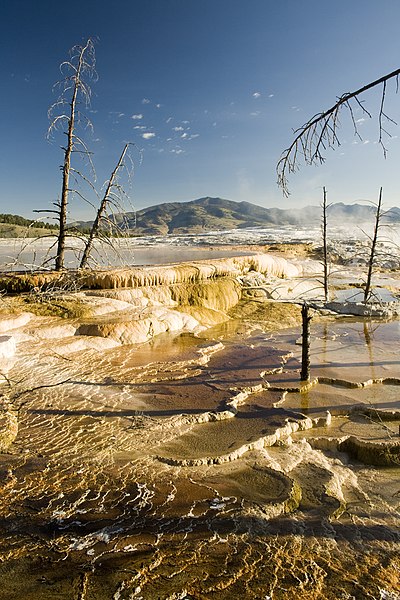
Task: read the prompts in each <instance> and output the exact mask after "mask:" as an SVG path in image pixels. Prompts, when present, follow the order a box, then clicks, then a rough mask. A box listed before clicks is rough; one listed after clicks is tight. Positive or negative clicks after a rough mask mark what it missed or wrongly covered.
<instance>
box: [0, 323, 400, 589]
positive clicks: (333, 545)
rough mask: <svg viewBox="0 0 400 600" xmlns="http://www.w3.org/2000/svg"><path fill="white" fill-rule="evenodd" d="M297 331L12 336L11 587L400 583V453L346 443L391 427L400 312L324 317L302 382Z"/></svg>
mask: <svg viewBox="0 0 400 600" xmlns="http://www.w3.org/2000/svg"><path fill="white" fill-rule="evenodd" d="M298 336H299V331H294V330H282V331H281V332H280V333H279V334H270V333H267V332H266V331H263V328H262V324H259V325H258V327H257V328H255V325H254V326H250V325H244V324H243V323H239V322H237V323H235V322H232V321H231V322H230V323H228V324H226V325H224V326H219V327H218V328H214V329H212V330H209V331H208V332H206V334H205V335H204V337H203V338H196V337H194V336H192V335H187V334H186V335H179V336H175V337H173V336H167V335H164V336H159V338H157V339H156V340H154V341H153V342H152V343H150V344H147V345H142V346H125V347H120V348H114V349H110V350H105V351H102V352H96V351H94V350H90V351H85V352H81V353H80V354H79V355H78V356H77V355H73V354H71V355H69V356H68V357H65V356H61V355H60V354H59V353H58V352H57V350H56V349H55V348H54V347H53V346H52V343H51V342H46V343H44V342H43V343H41V344H40V345H37V346H36V347H32V346H30V345H28V344H26V345H25V346H24V344H23V343H21V344H20V358H17V361H16V364H15V366H14V368H13V370H12V371H11V372H10V373H9V378H10V380H11V382H12V387H11V390H10V392H9V393H8V395H9V402H11V403H12V405H13V407H14V408H18V409H19V411H18V419H19V432H18V436H17V438H16V440H15V442H14V443H13V444H12V445H11V446H10V447H9V448H8V451H7V452H4V453H3V454H2V455H1V460H0V474H1V493H0V532H1V542H0V576H1V590H0V598H2V599H15V598H24V599H32V600H33V599H35V600H44V599H46V600H47V599H49V600H50V599H51V600H54V599H57V598H63V599H64V598H65V599H74V600H75V599H76V600H78V599H80V600H83V599H87V600H89V599H96V600H97V599H99V600H100V599H113V600H123V599H143V600H155V599H157V598H160V599H161V598H162V599H171V600H172V599H182V600H183V599H187V600H189V599H194V598H196V599H209V598H216V599H228V598H229V599H235V598H242V599H243V598H246V599H247V598H249V599H251V598H253V599H264V600H266V599H267V598H271V599H274V600H278V599H282V600H283V599H285V600H290V599H292V598H293V599H294V598H296V599H298V598H306V599H314V598H315V599H317V598H321V599H325V598H326V599H338V598H343V599H345V598H346V599H350V598H356V599H364V598H374V599H383V598H386V599H392V600H394V599H398V598H400V577H399V576H400V570H399V569H400V561H399V541H400V536H399V529H398V527H399V514H398V509H399V501H400V481H399V475H400V466H397V463H396V460H397V459H396V458H395V460H394V462H393V464H392V465H391V467H390V468H389V467H382V466H370V465H368V464H366V463H365V462H362V461H361V460H357V459H356V458H354V456H352V455H351V452H344V451H343V449H341V448H340V446H339V445H338V443H339V442H338V440H340V439H344V438H345V437H346V436H349V435H350V436H356V437H357V438H358V439H362V440H363V442H364V443H365V444H368V443H374V444H376V445H385V444H386V445H388V444H389V445H390V444H392V445H393V442H395V441H396V438H397V437H398V423H399V421H398V418H399V410H400V407H399V401H398V396H399V393H400V386H399V383H400V379H398V378H400V358H399V356H400V355H399V350H398V348H399V341H400V326H399V323H398V322H393V323H373V322H371V323H368V324H365V323H360V322H355V321H336V322H334V321H329V320H328V321H326V322H325V323H315V325H314V324H313V343H312V352H311V365H312V377H313V378H314V377H318V381H314V382H313V385H311V386H308V387H307V386H302V385H300V383H299V359H300V348H299V346H298V344H297V343H296V342H297V338H298ZM368 380H369V381H368ZM360 382H364V384H365V385H364V386H361V387H360V386H358V387H357V386H356V384H357V383H358V384H359V383H360ZM3 389H4V391H5V389H6V387H5V386H4V387H3ZM354 406H357V407H358V408H361V409H362V410H355V411H354V410H352V408H353V407H354ZM365 407H366V408H368V409H369V410H364V409H365ZM327 411H329V413H330V414H331V415H332V421H331V423H330V424H329V419H328V420H327ZM311 419H314V421H311ZM311 425H313V426H311ZM279 432H280V433H279ZM274 436H275V437H274ZM273 442H274V443H273Z"/></svg>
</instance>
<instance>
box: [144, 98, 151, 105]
mask: <svg viewBox="0 0 400 600" xmlns="http://www.w3.org/2000/svg"><path fill="white" fill-rule="evenodd" d="M142 104H150V100H149V99H148V98H143V100H142Z"/></svg>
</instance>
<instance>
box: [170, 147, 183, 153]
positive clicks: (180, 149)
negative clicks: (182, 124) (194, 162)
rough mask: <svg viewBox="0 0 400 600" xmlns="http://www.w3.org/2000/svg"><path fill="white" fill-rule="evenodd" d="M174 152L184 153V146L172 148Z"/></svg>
mask: <svg viewBox="0 0 400 600" xmlns="http://www.w3.org/2000/svg"><path fill="white" fill-rule="evenodd" d="M171 152H172V154H184V152H185V151H184V150H182V148H173V149H172V150H171Z"/></svg>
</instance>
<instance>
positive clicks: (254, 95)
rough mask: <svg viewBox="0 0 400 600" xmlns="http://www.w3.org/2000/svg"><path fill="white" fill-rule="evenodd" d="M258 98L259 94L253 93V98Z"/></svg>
mask: <svg viewBox="0 0 400 600" xmlns="http://www.w3.org/2000/svg"><path fill="white" fill-rule="evenodd" d="M260 97H261V94H260V92H254V94H253V98H260Z"/></svg>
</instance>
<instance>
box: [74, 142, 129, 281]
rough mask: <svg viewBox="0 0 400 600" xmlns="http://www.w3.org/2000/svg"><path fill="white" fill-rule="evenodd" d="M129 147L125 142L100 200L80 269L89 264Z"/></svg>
mask: <svg viewBox="0 0 400 600" xmlns="http://www.w3.org/2000/svg"><path fill="white" fill-rule="evenodd" d="M128 147H129V144H125V146H124V149H123V151H122V154H121V156H120V157H119V161H118V163H117V166H116V167H115V169H114V171H113V172H112V173H111V177H110V179H109V182H108V185H107V188H106V191H105V192H104V196H103V199H102V201H101V202H100V206H99V208H98V210H97V214H96V218H95V220H94V222H93V225H92V229H91V230H90V233H89V237H88V240H87V242H86V246H85V249H84V251H83V254H82V258H81V263H80V265H79V268H80V269H84V268H85V267H86V265H87V262H88V260H89V256H90V253H91V251H92V247H93V240H94V238H95V237H96V236H97V234H98V232H99V229H100V221H101V217H102V216H103V214H104V212H105V210H106V208H107V204H108V202H109V200H110V199H109V194H110V191H111V190H112V187H113V185H114V182H115V179H116V177H117V174H118V171H119V169H120V168H121V167H122V166H123V161H124V158H125V154H126V152H127V150H128Z"/></svg>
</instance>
